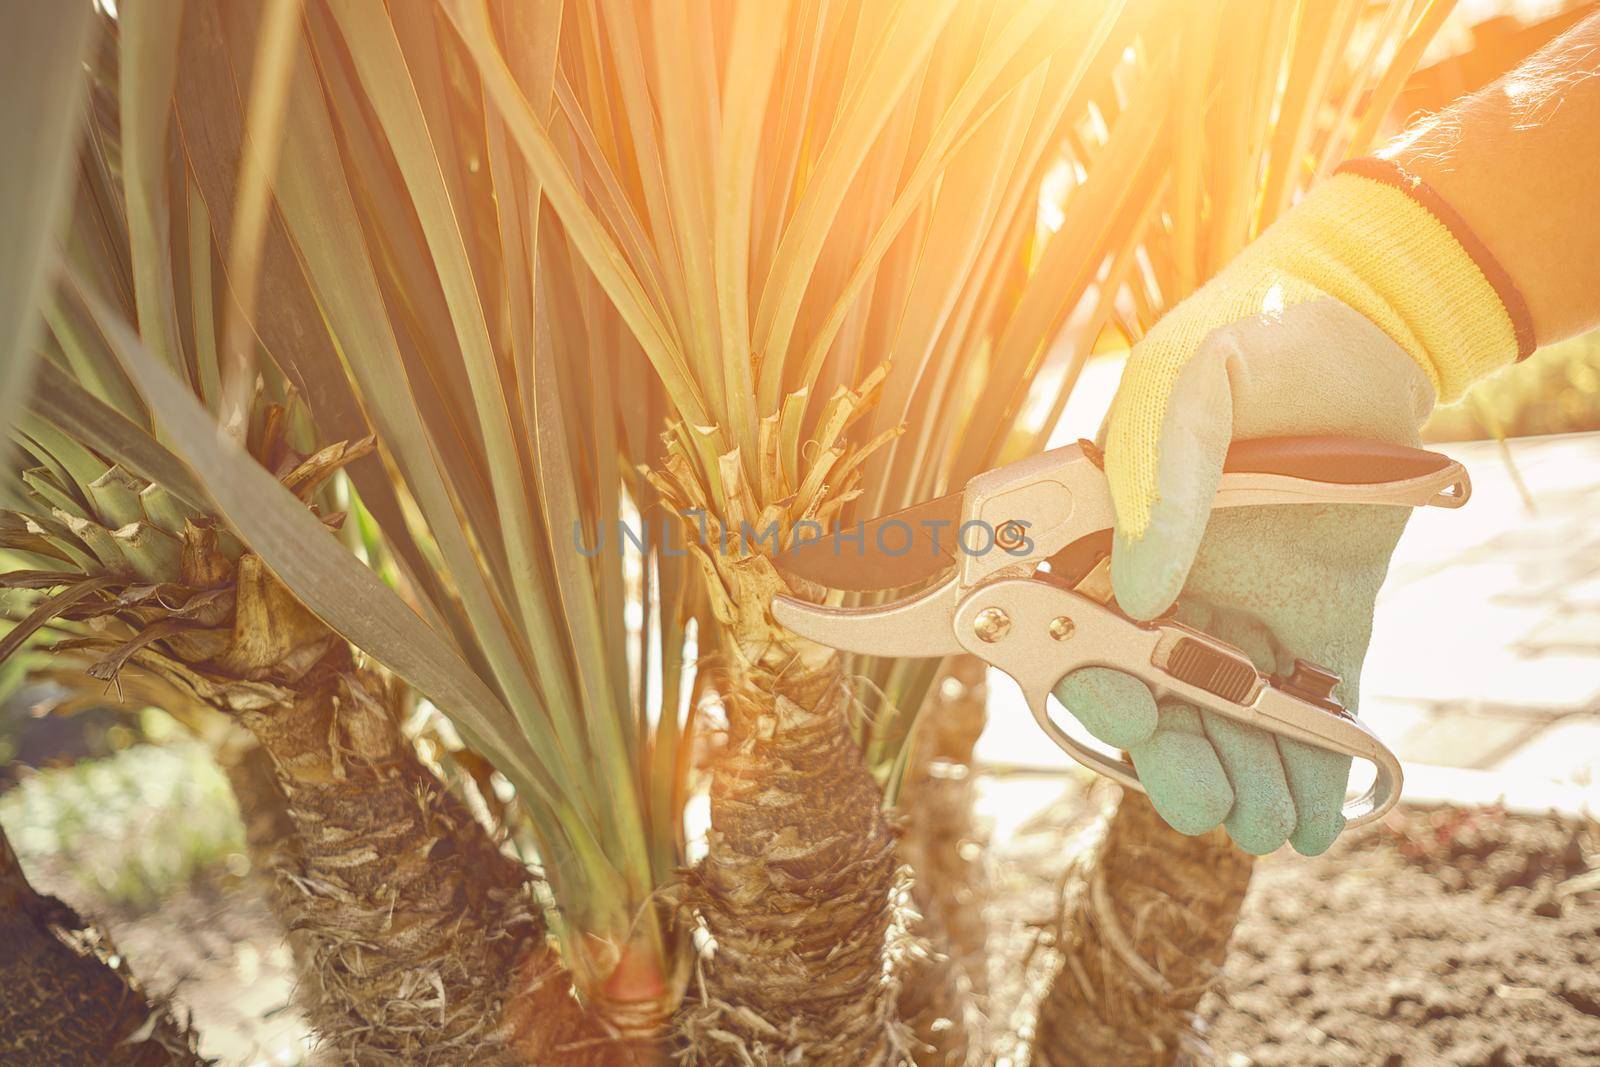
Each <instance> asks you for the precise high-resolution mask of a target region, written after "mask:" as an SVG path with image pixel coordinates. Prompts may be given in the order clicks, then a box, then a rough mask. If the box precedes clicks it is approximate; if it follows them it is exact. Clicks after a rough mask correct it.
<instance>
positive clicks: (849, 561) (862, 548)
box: [772, 492, 961, 593]
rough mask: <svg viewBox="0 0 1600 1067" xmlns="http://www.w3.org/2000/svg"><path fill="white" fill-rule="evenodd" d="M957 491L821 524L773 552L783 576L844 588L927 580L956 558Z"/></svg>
mask: <svg viewBox="0 0 1600 1067" xmlns="http://www.w3.org/2000/svg"><path fill="white" fill-rule="evenodd" d="M960 520H961V493H960V492H955V493H947V494H946V495H944V496H941V497H936V498H935V499H933V500H925V501H923V502H922V503H920V504H913V505H912V506H911V507H908V508H903V509H901V510H900V511H895V512H891V513H889V514H887V515H881V516H879V517H878V518H876V519H871V520H869V521H867V522H863V523H861V524H859V525H858V526H855V527H851V526H845V527H843V528H842V529H834V530H826V531H823V532H822V533H821V535H820V536H818V537H817V538H816V539H814V540H813V539H806V540H803V541H801V539H800V538H799V537H798V536H797V541H801V543H797V544H795V545H794V546H793V547H791V548H789V549H788V550H787V551H785V552H781V553H779V554H778V555H776V556H774V557H772V563H773V566H775V567H777V568H778V572H779V573H780V574H782V575H783V576H784V577H786V578H791V579H793V578H799V579H802V580H804V581H807V582H814V583H816V584H817V585H823V586H827V587H828V588H829V589H838V590H841V591H844V592H857V593H865V592H878V591H881V590H886V589H900V588H903V587H905V586H908V585H915V584H917V583H920V582H924V581H927V580H928V579H929V578H932V577H934V576H935V575H937V574H939V573H940V572H941V571H945V570H948V569H949V568H950V567H952V566H954V565H955V561H956V537H957V535H958V527H959V525H960Z"/></svg>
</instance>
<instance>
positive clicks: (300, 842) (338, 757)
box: [44, 522, 632, 1065]
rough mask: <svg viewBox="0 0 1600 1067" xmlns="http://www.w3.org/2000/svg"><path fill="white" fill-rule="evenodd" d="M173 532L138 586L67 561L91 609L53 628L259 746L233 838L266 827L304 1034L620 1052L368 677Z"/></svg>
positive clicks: (592, 1055)
mask: <svg viewBox="0 0 1600 1067" xmlns="http://www.w3.org/2000/svg"><path fill="white" fill-rule="evenodd" d="M180 543H181V552H180V565H179V568H178V569H179V571H180V572H181V573H178V574H174V575H172V576H171V580H169V581H167V582H164V583H161V584H160V585H158V586H153V585H151V584H150V583H148V582H139V581H136V580H127V581H124V580H123V579H122V578H120V577H117V576H102V577H96V578H85V579H84V581H85V582H86V583H87V584H88V587H89V588H91V589H92V590H93V591H94V594H96V595H95V596H92V597H83V598H80V599H79V600H76V601H74V602H73V606H72V609H71V610H72V617H74V618H77V619H80V620H89V619H98V620H101V623H100V625H99V626H97V627H96V628H94V629H90V630H86V631H85V633H86V634H88V635H89V636H86V637H84V638H81V639H78V640H75V641H73V642H69V644H70V645H71V646H72V648H73V650H74V656H75V657H80V656H83V655H85V654H87V655H91V656H96V655H97V656H98V658H97V659H95V660H94V662H93V663H92V664H91V666H90V667H89V673H90V674H91V675H92V676H93V677H95V678H97V679H100V680H109V679H111V678H114V677H116V676H117V674H118V673H119V672H120V671H122V670H124V669H127V668H129V667H130V666H131V667H132V668H136V669H139V670H145V671H149V672H151V673H153V674H155V675H156V676H158V677H159V678H161V679H162V680H163V681H165V682H166V683H169V684H171V685H173V686H176V687H178V688H179V689H180V690H181V691H183V692H184V693H185V694H186V696H187V697H188V698H189V699H192V700H196V701H199V702H202V703H204V704H207V705H209V706H210V707H212V708H214V709H215V710H217V711H219V712H221V713H223V714H224V715H226V716H228V717H229V718H230V719H232V720H233V721H234V722H237V723H239V724H241V725H242V726H243V727H244V728H245V729H246V730H248V731H249V733H250V734H251V735H252V736H253V737H254V739H255V741H256V743H257V744H259V745H260V748H261V751H262V752H263V753H264V754H265V756H266V758H267V759H268V761H269V762H270V766H271V774H272V779H273V783H274V786H275V789H276V792H277V794H278V796H277V797H273V796H272V795H271V794H270V792H269V793H268V794H267V807H268V808H269V809H270V808H274V807H275V805H276V804H277V803H278V801H279V800H281V802H282V807H281V810H274V811H270V812H261V811H257V812H254V813H252V814H255V815H260V816H263V819H262V821H261V823H260V825H254V826H252V828H251V831H252V832H251V837H252V846H253V849H252V851H253V852H255V853H256V854H257V856H258V858H259V857H260V856H261V855H262V854H263V853H264V852H265V850H266V845H267V842H265V841H264V840H263V839H262V838H263V835H266V834H283V835H285V836H284V838H283V839H282V840H281V841H279V842H277V843H276V844H277V847H276V848H274V849H272V852H273V856H272V864H273V866H275V868H276V871H277V875H278V880H279V881H278V885H277V887H276V890H275V891H274V892H273V893H272V894H271V900H272V902H273V904H274V906H275V908H276V909H277V910H278V912H279V916H280V920H281V921H282V923H283V926H284V928H285V930H286V931H287V932H288V934H289V937H290V938H291V941H292V943H293V944H294V947H295V950H296V957H297V962H298V964H299V969H300V997H299V999H300V1001H301V1005H302V1008H303V1010H304V1011H305V1012H306V1015H307V1018H308V1019H309V1020H310V1022H311V1024H312V1026H313V1028H314V1030H315V1031H316V1033H317V1036H318V1037H319V1039H320V1040H321V1041H322V1042H323V1044H324V1045H325V1046H328V1047H329V1048H331V1049H332V1050H334V1051H335V1054H336V1055H337V1056H338V1057H339V1059H340V1062H346V1063H357V1064H407V1065H412V1064H416V1065H427V1064H457V1063H463V1062H468V1061H471V1062H474V1063H546V1062H556V1061H559V1062H563V1063H573V1064H580V1065H582V1064H611V1063H619V1062H628V1061H629V1060H630V1059H632V1057H631V1056H630V1055H628V1054H627V1053H626V1050H624V1049H623V1047H622V1046H620V1045H619V1044H617V1043H616V1042H614V1041H611V1040H609V1039H608V1038H607V1036H606V1034H605V1033H604V1032H603V1031H602V1030H601V1029H600V1028H599V1026H598V1025H597V1024H596V1023H595V1022H594V1021H593V1020H592V1019H591V1018H590V1017H589V1016H588V1015H587V1013H586V1012H585V1011H584V1009H583V1007H582V1005H580V1004H579V1002H578V1001H577V999H576V998H575V997H574V995H573V992H572V987H571V983H570V979H569V976H568V974H567V972H566V971H565V969H564V967H563V966H562V964H561V961H560V959H559V957H558V954H557V953H556V951H555V949H554V948H553V947H552V946H551V945H550V944H549V943H548V941H547V937H546V927H545V923H544V921H543V916H542V915H541V913H540V912H539V910H538V907H537V905H536V903H535V901H534V899H533V896H532V894H531V892H530V886H529V876H528V873H527V870H526V869H525V867H524V866H523V865H522V864H521V863H520V862H519V861H517V860H515V859H513V858H511V857H509V856H507V855H505V854H504V853H502V852H501V851H500V849H499V848H498V846H497V845H496V843H495V842H494V840H493V839H492V838H491V837H490V835H489V833H488V831H487V830H486V829H485V828H484V827H483V826H482V824H480V823H479V822H477V821H476V820H475V819H474V818H473V817H472V815H471V813H470V812H469V811H468V809H467V808H466V806H465V805H464V804H463V803H462V802H461V801H460V800H458V799H457V798H456V797H455V796H454V795H452V794H451V793H450V792H449V791H448V789H447V788H446V787H445V785H444V784H443V783H442V782H441V781H440V780H439V779H438V778H437V777H436V776H435V775H434V774H433V773H432V772H431V771H429V770H428V769H427V768H426V767H425V766H423V764H422V763H421V761H420V760H419V759H418V757H417V754H416V751H415V749H414V748H413V747H412V745H411V744H410V742H409V741H408V740H407V739H406V738H405V737H404V735H403V734H402V732H401V729H400V720H399V703H400V702H399V699H398V694H397V693H396V692H395V691H393V690H392V689H391V686H390V685H389V683H388V682H387V681H386V680H385V678H384V677H383V676H380V675H379V674H377V673H376V672H374V671H371V670H369V669H366V668H363V667H362V666H360V665H359V664H358V663H357V662H356V660H355V657H354V654H353V652H352V650H351V649H350V647H349V645H348V644H346V643H345V642H344V641H342V640H340V639H339V638H337V637H336V636H335V635H334V634H332V633H331V632H330V631H329V630H328V629H327V628H326V627H325V626H324V625H323V624H322V623H321V622H320V620H318V619H317V618H316V617H315V616H314V615H312V614H311V613H310V612H308V611H307V610H306V609H305V608H304V607H302V606H301V605H300V604H299V603H298V601H296V600H295V599H294V597H293V596H292V595H291V594H290V593H289V592H288V590H287V589H285V588H284V587H283V586H282V585H281V583H279V582H278V581H277V579H276V578H275V577H273V575H272V574H271V573H270V572H269V571H268V570H267V569H266V567H265V565H264V564H262V562H261V560H260V559H259V558H258V557H256V556H254V555H251V554H250V553H248V552H246V553H244V554H242V555H240V556H238V557H237V558H236V559H230V558H228V557H227V556H226V555H225V554H223V553H222V552H221V551H220V550H219V548H218V544H219V537H218V533H217V531H216V530H215V529H214V528H213V527H211V526H208V525H205V524H203V523H195V522H189V523H187V524H186V526H185V528H184V529H183V530H182V532H181V535H180ZM44 580H45V581H57V579H55V578H46V579H44ZM122 637H125V638H126V639H125V640H119V638H122ZM257 769H258V770H259V768H257ZM245 784H247V785H248V786H249V789H248V790H247V792H248V791H254V792H255V793H257V794H259V793H260V792H261V790H262V789H263V788H264V783H262V782H261V781H253V782H250V783H245ZM257 799H259V796H258V797H257ZM246 806H247V810H248V808H249V807H251V806H254V805H249V804H247V805H246ZM269 814H270V818H266V817H265V816H267V815H269Z"/></svg>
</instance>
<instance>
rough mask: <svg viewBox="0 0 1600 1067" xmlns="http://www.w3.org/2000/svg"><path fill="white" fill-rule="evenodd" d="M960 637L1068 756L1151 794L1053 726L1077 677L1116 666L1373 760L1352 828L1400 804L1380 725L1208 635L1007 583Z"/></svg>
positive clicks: (985, 599)
mask: <svg viewBox="0 0 1600 1067" xmlns="http://www.w3.org/2000/svg"><path fill="white" fill-rule="evenodd" d="M955 636H956V640H958V641H959V642H961V644H962V646H963V647H964V648H966V650H967V651H969V652H972V653H973V654H975V655H977V656H979V657H981V658H982V659H984V660H986V661H987V662H989V663H991V664H993V665H994V666H995V667H998V668H999V669H1000V670H1003V671H1005V672H1006V673H1007V674H1009V675H1010V676H1011V677H1012V678H1014V679H1016V681H1017V683H1018V684H1019V685H1020V686H1021V687H1022V692H1023V695H1024V696H1025V697H1026V698H1027V701H1028V708H1029V710H1030V711H1032V713H1033V717H1034V719H1035V720H1037V721H1038V723H1039V725H1040V727H1041V728H1042V729H1043V730H1044V731H1045V733H1046V734H1048V735H1049V736H1050V738H1051V739H1052V740H1053V741H1055V742H1056V744H1058V745H1060V746H1061V748H1062V749H1063V750H1065V751H1066V752H1067V754H1068V755H1070V756H1072V757H1073V758H1074V759H1076V760H1077V761H1078V762H1080V763H1082V764H1083V765H1084V766H1086V767H1088V768H1090V769H1091V770H1094V771H1097V772H1099V773H1101V774H1105V775H1107V776H1109V777H1111V778H1114V779H1116V780H1117V781H1119V782H1121V783H1122V784H1123V785H1126V786H1128V787H1130V788H1133V789H1141V790H1142V788H1143V787H1142V786H1141V785H1140V784H1139V779H1138V774H1137V772H1136V771H1135V770H1134V769H1133V768H1131V767H1129V766H1127V765H1125V764H1123V763H1121V762H1119V761H1117V760H1115V759H1113V758H1111V757H1109V756H1106V755H1105V754H1103V753H1100V752H1097V751H1095V750H1094V749H1092V748H1089V747H1088V746H1086V745H1084V744H1082V743H1081V742H1079V741H1077V740H1076V739H1075V738H1073V737H1071V736H1070V735H1068V734H1067V733H1066V732H1065V731H1064V730H1062V729H1061V728H1060V727H1059V726H1057V725H1056V724H1055V723H1054V722H1053V721H1052V720H1051V718H1050V715H1049V706H1048V699H1049V696H1050V691H1051V690H1052V689H1054V688H1055V685H1056V683H1057V682H1059V681H1060V680H1061V678H1063V677H1064V676H1065V675H1066V674H1068V673H1070V672H1071V671H1074V670H1077V669H1078V668H1080V667H1088V666H1106V667H1112V668H1114V669H1116V670H1119V671H1122V672H1124V673H1127V674H1131V675H1133V676H1134V677H1136V678H1138V679H1139V680H1140V681H1142V682H1144V683H1145V684H1146V685H1147V686H1149V687H1150V689H1151V691H1152V692H1153V693H1154V694H1155V695H1156V697H1157V698H1162V697H1175V698H1178V699H1181V700H1183V701H1185V702H1187V703H1190V704H1193V705H1194V706H1196V707H1200V708H1205V709H1206V710H1209V711H1213V712H1216V713H1218V714H1221V715H1225V716H1227V717H1228V718H1231V719H1234V720H1235V721H1237V722H1240V723H1243V724H1245V725H1247V726H1255V727H1257V728H1259V729H1263V730H1266V731H1267V732H1268V733H1271V734H1273V735H1274V736H1278V737H1288V738H1292V739H1294V740H1297V741H1302V742H1304V743H1306V744H1310V745H1314V746H1316V747H1318V748H1323V749H1327V750H1329V751H1331V752H1337V753H1339V754H1341V755H1345V756H1350V757H1352V758H1356V759H1363V760H1366V761H1368V762H1370V763H1372V764H1373V766H1374V767H1375V768H1376V775H1375V781H1374V785H1373V789H1372V790H1371V791H1369V793H1368V794H1367V795H1365V796H1363V797H1359V798H1357V799H1356V800H1354V801H1351V802H1348V803H1346V805H1345V807H1344V815H1345V818H1346V819H1347V820H1349V822H1350V823H1351V824H1352V825H1359V824H1360V823H1363V822H1367V821H1370V820H1372V819H1375V818H1377V817H1379V816H1380V815H1382V814H1383V813H1384V812H1386V811H1388V810H1389V808H1391V807H1393V805H1394V803H1395V801H1396V800H1398V799H1399V795H1400V786H1401V778H1402V772H1401V768H1400V762H1399V761H1398V760H1397V759H1396V758H1395V756H1394V754H1393V753H1392V752H1391V751H1390V750H1389V749H1388V748H1387V747H1386V746H1385V745H1384V743H1383V742H1382V741H1381V740H1380V739H1379V738H1378V737H1377V735H1375V734H1374V733H1373V732H1372V731H1371V730H1370V729H1368V728H1367V727H1366V726H1365V725H1364V724H1362V723H1360V722H1358V721H1357V720H1356V719H1354V718H1353V717H1351V716H1349V715H1346V714H1344V713H1342V712H1339V711H1330V710H1327V708H1326V707H1325V706H1323V705H1322V704H1321V703H1320V702H1314V701H1313V700H1310V699H1305V698H1303V697H1302V696H1298V695H1296V694H1295V693H1294V692H1292V691H1291V690H1290V689H1289V688H1279V687H1278V686H1276V685H1274V684H1273V683H1272V682H1271V681H1270V680H1269V679H1267V678H1266V677H1265V676H1264V675H1262V674H1261V673H1260V672H1259V671H1257V670H1256V669H1255V667H1254V665H1252V664H1251V663H1250V661H1249V659H1248V658H1247V657H1245V655H1244V653H1242V652H1240V651H1239V650H1238V649H1235V648H1233V647H1232V646H1229V645H1227V644H1225V643H1223V642H1220V641H1217V640H1216V639H1215V638H1212V637H1211V636H1210V635H1208V634H1204V633H1202V632H1200V631H1198V630H1193V629H1191V628H1188V627H1184V626H1180V625H1177V624H1173V623H1162V624H1140V623H1136V622H1133V621H1132V620H1130V619H1128V618H1127V617H1125V616H1123V615H1121V614H1119V613H1118V612H1116V611H1114V610H1112V609H1111V608H1108V607H1104V606H1102V605H1100V604H1097V603H1095V602H1094V601H1092V600H1089V599H1087V598H1086V597H1082V596H1079V595H1077V594H1076V593H1073V592H1071V591H1069V590H1066V589H1062V588H1060V587H1058V586H1055V585H1052V584H1049V583H1046V582H1040V581H1036V580H1031V579H1025V578H1023V579H1016V578H1003V579H998V580H996V581H992V582H989V583H986V584H985V585H983V586H981V587H979V588H978V589H976V590H974V591H972V593H971V594H970V595H968V596H967V597H966V598H965V599H964V600H962V602H961V603H960V605H959V606H958V607H957V609H956V613H955ZM1196 646H1198V647H1200V648H1202V649H1203V650H1204V651H1205V654H1206V655H1207V656H1210V657H1212V663H1211V664H1210V667H1209V669H1208V670H1207V671H1205V672H1202V673H1203V676H1202V674H1197V673H1196V672H1194V671H1192V670H1187V669H1185V668H1184V667H1183V666H1182V665H1181V664H1180V663H1179V660H1180V659H1181V658H1182V657H1183V656H1184V655H1185V649H1186V648H1188V649H1190V650H1191V651H1192V649H1193V648H1194V647H1196ZM1197 683H1199V684H1197Z"/></svg>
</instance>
